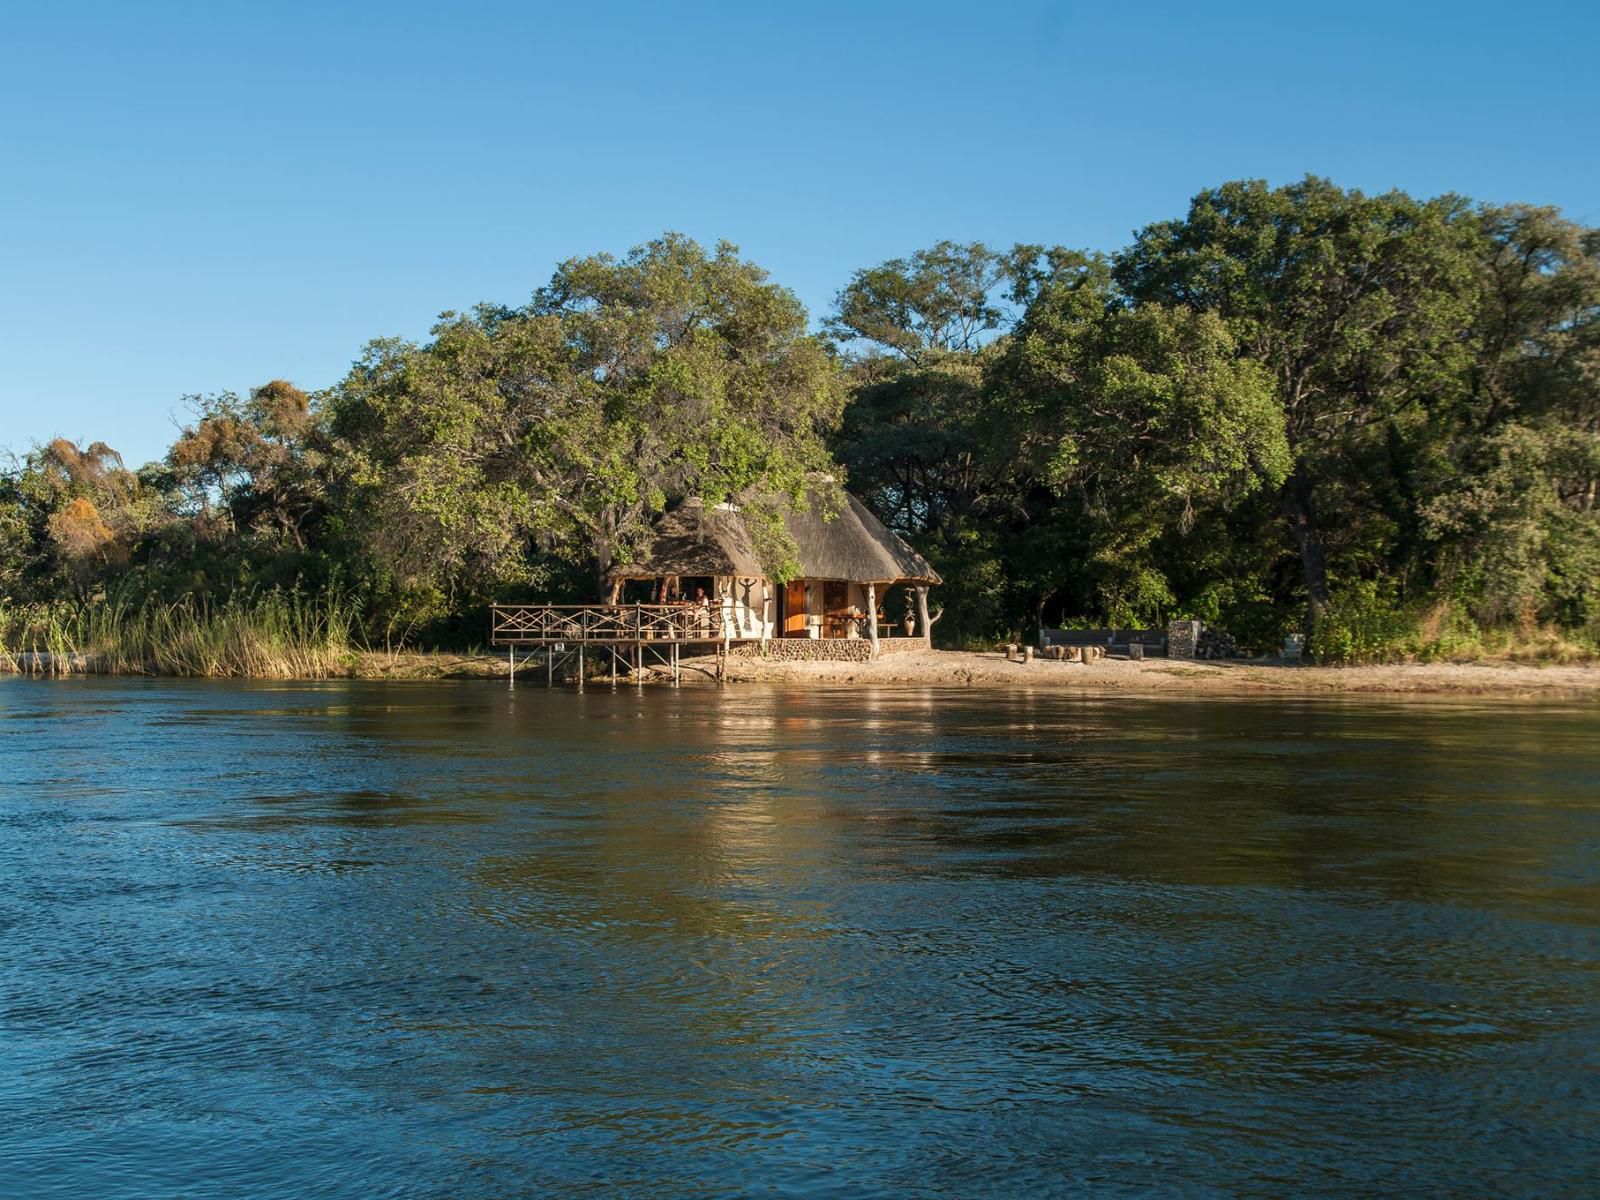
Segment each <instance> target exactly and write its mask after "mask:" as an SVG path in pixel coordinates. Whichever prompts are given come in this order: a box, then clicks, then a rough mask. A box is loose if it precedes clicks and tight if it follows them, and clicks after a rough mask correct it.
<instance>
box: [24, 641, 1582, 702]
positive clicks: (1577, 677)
mask: <svg viewBox="0 0 1600 1200" xmlns="http://www.w3.org/2000/svg"><path fill="white" fill-rule="evenodd" d="M17 657H18V658H23V657H24V656H17ZM711 661H712V660H711V658H710V656H707V657H706V658H704V659H685V660H684V664H683V666H684V671H685V677H686V679H687V680H689V681H691V682H694V683H696V684H699V683H702V682H708V681H709V678H710V675H711V671H710V669H709V668H710V664H711ZM24 664H26V665H28V666H32V667H34V668H35V669H34V671H33V672H32V673H33V674H34V675H36V676H41V677H42V676H48V675H49V670H48V668H49V666H50V664H49V663H48V662H41V661H40V660H39V659H38V658H37V657H35V658H34V659H33V660H32V661H31V662H29V661H27V660H26V659H24V663H17V664H15V665H16V666H22V665H24ZM12 665H13V664H12V663H8V662H7V661H6V659H5V658H4V657H0V673H3V671H4V669H5V668H6V667H8V666H12ZM92 666H93V664H92V660H90V659H89V658H88V656H84V655H75V656H74V658H73V661H72V664H71V667H72V668H73V669H70V670H69V672H68V673H67V674H69V675H70V676H71V677H76V678H82V677H83V676H84V675H86V674H95V672H93V671H92ZM524 670H525V671H526V676H525V677H526V678H527V680H528V683H529V685H530V686H531V685H534V684H538V685H541V686H542V685H543V682H544V681H543V678H542V671H541V670H540V668H539V666H538V663H537V660H533V661H529V662H528V663H527V666H526V667H525V668H520V667H519V670H518V675H519V676H522V675H523V672H524ZM20 673H27V672H25V671H24V672H20ZM662 674H663V673H662V672H661V671H659V670H655V671H647V672H646V682H649V683H659V682H661V681H662ZM506 676H507V663H506V659H505V658H503V657H501V656H499V655H488V654H452V653H445V652H438V651H433V652H407V653H398V654H394V653H385V652H383V651H359V652H352V653H351V654H350V655H349V657H348V659H347V660H346V669H344V670H341V671H338V672H332V673H329V674H326V675H322V676H320V677H319V678H322V679H356V680H393V681H408V680H410V681H426V680H468V679H479V680H485V681H487V680H494V679H501V680H503V679H505V678H506ZM251 678H256V677H251ZM262 678H264V677H262ZM272 678H275V679H282V680H283V681H286V682H288V681H293V680H295V679H303V678H304V677H297V676H281V677H280V676H272ZM606 678H608V677H607V676H605V675H604V674H603V673H599V672H597V673H596V675H594V676H591V679H592V680H594V681H596V682H599V681H600V680H602V679H606ZM727 681H728V682H729V683H731V684H741V683H755V684H808V685H811V686H823V687H844V686H856V687H860V686H863V685H865V686H871V687H903V688H930V687H933V688H953V689H954V688H959V689H969V690H970V689H975V690H982V691H1001V690H1003V691H1014V690H1029V691H1035V690H1037V691H1055V692H1077V693H1081V694H1086V695H1094V694H1100V695H1140V696H1178V697H1182V696H1239V697H1245V696H1256V697H1263V696H1375V695H1382V696H1398V697H1404V696H1415V697H1450V696H1455V697H1494V698H1500V699H1508V700H1509V699H1524V700H1526V699H1532V700H1543V699H1552V700H1554V699H1595V700H1600V662H1595V661H1590V662H1583V663H1568V664H1556V663H1551V664H1544V665H1538V664H1529V663H1516V662H1505V661H1476V662H1467V663H1396V664H1386V665H1372V666H1347V667H1318V666H1309V665H1301V664H1298V663H1284V662H1274V661H1271V660H1245V659H1232V660H1219V661H1198V660H1197V661H1191V660H1173V659H1165V658H1148V659H1144V660H1142V661H1134V660H1132V659H1113V658H1107V659H1101V660H1099V661H1097V662H1094V663H1067V662H1056V661H1053V660H1048V659H1035V660H1034V661H1032V662H1027V663H1024V662H1013V661H1010V660H1008V659H1007V658H1006V657H1005V656H1004V655H1003V654H1000V653H998V652H989V653H984V652H975V651H962V650H927V651H921V652H917V653H909V654H896V655H892V656H888V657H885V658H880V659H879V660H877V661H876V662H797V661H778V660H773V659H761V658H740V657H730V658H729V659H728V673H727Z"/></svg>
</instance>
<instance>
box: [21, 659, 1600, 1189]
mask: <svg viewBox="0 0 1600 1200" xmlns="http://www.w3.org/2000/svg"><path fill="white" fill-rule="evenodd" d="M0 731H3V733H0V736H3V737H4V739H5V744H4V751H5V767H4V774H0V861H4V862H5V863H6V864H7V872H6V887H5V888H4V889H3V890H0V1053H3V1054H4V1056H5V1058H4V1061H5V1062H7V1064H8V1067H9V1069H8V1071H6V1072H0V1126H3V1127H4V1128H6V1130H7V1151H8V1156H9V1163H10V1165H8V1166H7V1168H6V1170H7V1172H8V1174H9V1175H10V1176H11V1178H12V1180H14V1181H16V1182H14V1183H10V1184H8V1188H9V1189H10V1190H11V1191H12V1192H13V1193H14V1194H20V1195H39V1196H75V1195H94V1196H122V1195H126V1196H144V1195H151V1194H175V1193H177V1192H180V1191H182V1190H183V1189H184V1188H188V1189H190V1190H191V1191H196V1192H197V1194H198V1193H199V1192H203V1193H204V1194H206V1195H208V1196H245V1195H261V1194H308V1195H309V1194H316V1195H338V1196H343V1195H351V1196H381V1195H396V1196H418V1195H422V1196H460V1197H473V1196H506V1195H543V1194H561V1195H568V1194H572V1195H584V1194H592V1195H604V1196H615V1195H641V1196H644V1195H648V1196H673V1195H686V1196H704V1195H746V1194H752V1193H756V1192H763V1193H768V1192H770V1193H772V1194H777V1195H827V1196H831V1195H851V1196H874V1195H916V1196H925V1195H947V1196H972V1195H985V1194H1000V1195H1026V1194H1040V1195H1055V1194H1063V1193H1073V1194H1077V1193H1082V1194H1085V1195H1127V1194H1130V1193H1156V1194H1174V1195H1181V1194H1197V1195H1224V1194H1225V1195H1231V1196H1278V1195H1283V1194H1286V1193H1292V1194H1296V1195H1327V1196H1346V1195H1352V1194H1379V1193H1390V1192H1396V1191H1420V1192H1424V1193H1426V1194H1438V1195H1474V1196H1475V1195H1483V1194H1491V1193H1492V1194H1501V1195H1526V1196H1549V1195H1562V1194H1572V1195H1576V1194H1581V1193H1582V1192H1583V1191H1584V1190H1585V1189H1586V1186H1587V1180H1588V1179H1589V1178H1590V1177H1591V1176H1592V1174H1593V1168H1594V1167H1595V1166H1596V1165H1597V1164H1596V1162H1595V1146H1596V1137H1597V1134H1600V1130H1597V1128H1596V1125H1595V1121H1594V1118H1593V1116H1592V1115H1591V1114H1593V1113H1594V1112H1596V1111H1600V1108H1597V1106H1596V1104H1595V1103H1594V1101H1595V1100H1596V1099H1597V1097H1596V1096H1595V1095H1594V1092H1595V1088H1596V1084H1595V1080H1596V1079H1600V1074H1597V1073H1596V1071H1595V1069H1594V1068H1595V1066H1596V1053H1595V1050H1594V1047H1595V1046H1596V1045H1597V1044H1600V1038H1597V1036H1596V1035H1597V1034H1600V1019H1597V1016H1596V1013H1597V1011H1600V1006H1597V1005H1596V1001H1597V1000H1600V978H1597V973H1596V962H1597V954H1596V940H1595V929H1596V925H1597V923H1600V869H1597V862H1600V860H1597V858H1596V855H1595V849H1596V846H1597V843H1600V806H1597V804H1596V795H1597V794H1600V787H1597V784H1600V769H1597V766H1596V763H1595V760H1594V756H1593V749H1592V747H1593V746H1594V745H1595V744H1596V743H1595V735H1596V734H1597V733H1600V714H1597V713H1596V712H1595V711H1594V710H1592V709H1582V708H1575V709H1571V710H1561V711H1541V710H1537V709H1531V708H1523V709H1515V708H1512V709H1509V710H1507V709H1505V708H1500V709H1495V708H1491V707H1487V706H1471V705H1466V706H1435V707H1424V706H1406V707H1394V706H1385V705H1381V704H1363V703H1350V702H1323V703H1296V702H1288V703H1285V702H1283V701H1281V700H1278V701H1273V702H1263V703H1229V704H1218V703H1216V702H1206V703H1185V702H1181V701H1176V702H1159V703H1157V702H1141V701H1125V700H1100V699H1088V698H1075V697H1062V696H1054V695H1031V694H1019V695H1015V696H1005V695H1000V696H992V695H978V696H972V695H968V694H965V693H960V692H947V693H933V692H911V691H898V692H864V693H853V692H849V691H843V690H838V691H828V692H822V693H807V692H804V691H797V690H784V689H773V690H760V689H753V688H740V689H726V690H722V691H718V690H715V689H711V688H697V689H684V690H682V691H677V692H669V691H665V690H653V691H648V692H644V693H640V692H636V691H633V690H630V689H626V688H623V689H620V690H617V691H610V690H608V689H605V688H591V689H590V690H589V691H588V692H586V693H585V694H584V695H582V696H578V695H574V694H571V693H568V692H559V691H558V692H547V691H545V690H543V689H539V688H521V689H519V690H517V691H516V692H514V693H508V692H507V691H506V690H505V689H502V688H498V687H493V686H486V685H462V686H431V685H410V686H394V685H390V686H381V685H328V686H320V687H306V686H283V685H269V686H228V685H211V684H193V685H178V684H171V683H161V682H144V681H131V682H123V683H111V682H105V681H69V682H65V683H61V682H57V683H51V684H43V683H34V682H30V681H20V680H17V681H0ZM1528 747H1537V748H1538V750H1537V753H1530V752H1529V750H1528Z"/></svg>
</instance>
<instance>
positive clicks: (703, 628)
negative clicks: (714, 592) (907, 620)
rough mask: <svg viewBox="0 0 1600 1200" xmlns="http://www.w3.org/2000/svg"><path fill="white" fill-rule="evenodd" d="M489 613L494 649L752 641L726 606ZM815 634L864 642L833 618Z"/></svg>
mask: <svg viewBox="0 0 1600 1200" xmlns="http://www.w3.org/2000/svg"><path fill="white" fill-rule="evenodd" d="M489 613H490V636H489V640H490V643H491V644H492V645H496V646H509V645H518V646H532V645H538V646H546V645H566V644H568V643H572V644H574V645H585V644H592V643H598V644H602V645H619V644H621V643H624V642H659V643H668V642H679V643H689V642H699V643H711V642H721V641H729V642H746V641H754V640H756V636H757V635H755V634H753V633H750V632H748V631H745V630H741V629H740V628H739V622H738V620H737V619H736V617H735V615H734V612H733V609H732V608H731V606H729V605H727V604H723V605H721V606H717V605H711V606H710V607H706V606H703V605H697V604H494V605H490V607H489ZM819 629H820V632H821V634H822V636H823V637H824V638H827V639H830V640H832V639H840V638H849V637H858V638H865V637H866V636H867V622H866V619H865V618H863V617H857V616H847V615H843V614H837V613H830V614H828V615H827V616H826V617H824V618H823V619H822V620H821V622H820V626H819ZM775 636H782V635H775ZM878 636H879V638H881V639H882V640H884V641H889V640H891V639H895V638H901V637H902V636H903V635H902V631H901V630H900V629H899V627H898V626H890V625H887V624H884V625H880V626H879V629H878Z"/></svg>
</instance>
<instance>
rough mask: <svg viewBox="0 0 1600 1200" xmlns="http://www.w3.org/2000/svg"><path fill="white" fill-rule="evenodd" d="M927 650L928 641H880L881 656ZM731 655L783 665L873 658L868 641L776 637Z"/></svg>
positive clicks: (744, 644) (742, 645) (747, 645)
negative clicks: (768, 659)
mask: <svg viewBox="0 0 1600 1200" xmlns="http://www.w3.org/2000/svg"><path fill="white" fill-rule="evenodd" d="M927 648H928V639H927V638H916V637H910V638H908V637H898V638H880V639H879V640H878V653H879V655H880V656H881V655H885V654H909V653H911V652H913V651H916V650H926V649H927ZM728 653H729V654H732V655H737V656H738V657H739V658H770V659H777V660H778V661H780V662H867V661H869V660H870V659H871V658H872V643H871V642H870V641H868V640H867V639H866V638H773V639H772V640H771V641H769V642H768V643H767V644H766V646H765V647H764V648H763V646H762V645H761V643H760V642H741V643H739V644H738V645H736V646H732V647H729V649H728Z"/></svg>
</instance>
